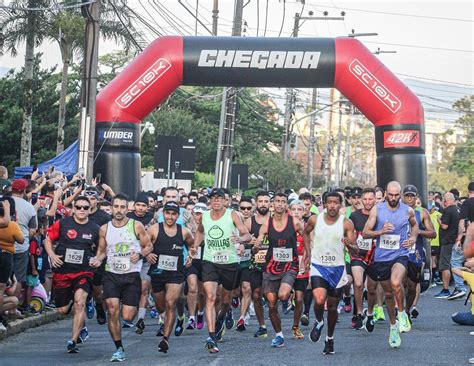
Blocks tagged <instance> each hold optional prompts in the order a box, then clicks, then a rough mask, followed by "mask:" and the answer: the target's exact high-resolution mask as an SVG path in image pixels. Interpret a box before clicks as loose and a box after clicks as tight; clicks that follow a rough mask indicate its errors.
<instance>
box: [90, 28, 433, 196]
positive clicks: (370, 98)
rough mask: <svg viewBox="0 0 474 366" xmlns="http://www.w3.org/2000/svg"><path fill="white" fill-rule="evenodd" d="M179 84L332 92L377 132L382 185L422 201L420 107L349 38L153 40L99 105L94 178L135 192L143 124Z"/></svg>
mask: <svg viewBox="0 0 474 366" xmlns="http://www.w3.org/2000/svg"><path fill="white" fill-rule="evenodd" d="M180 85H208V86H249V87H250V86H261V87H300V88H301V87H303V88H313V87H317V88H324V87H334V88H336V89H338V90H339V91H340V92H341V93H342V94H343V95H344V96H345V97H346V98H347V99H349V100H350V101H351V102H352V103H353V104H354V105H355V106H356V107H357V108H358V109H359V110H360V111H361V112H362V113H363V114H364V115H365V116H366V117H367V118H368V119H369V120H370V121H371V122H372V123H373V124H374V125H375V135H376V151H377V183H378V185H380V186H385V185H386V183H388V182H389V181H391V180H398V181H399V182H400V183H401V184H402V186H403V185H405V184H408V183H410V184H414V185H416V186H417V187H418V190H419V191H420V192H421V194H422V197H423V201H424V202H426V190H427V185H426V159H425V155H424V150H425V141H424V140H425V138H424V125H423V119H424V117H423V108H422V106H421V103H420V101H419V100H418V98H417V97H416V96H415V95H414V94H413V93H412V92H411V91H410V90H409V89H408V87H407V86H405V85H404V84H403V83H402V82H401V81H400V80H399V79H398V78H397V77H396V76H395V75H394V74H393V73H391V72H390V71H389V70H388V69H387V68H386V67H385V66H384V65H383V64H382V63H381V62H380V61H379V60H378V59H377V58H376V57H375V56H374V55H373V54H372V53H371V52H370V51H369V50H368V49H367V48H366V47H365V46H364V45H363V44H362V43H360V42H359V41H358V40H356V39H354V38H345V37H342V38H335V39H333V38H240V37H175V36H170V37H162V38H159V39H157V40H155V41H154V42H153V43H152V44H150V45H149V46H148V47H147V48H146V49H145V50H144V51H143V53H142V54H140V55H139V56H138V57H137V58H136V59H135V60H134V61H133V62H132V63H131V64H130V65H129V66H128V67H127V68H126V69H125V70H123V71H122V73H120V75H118V76H117V77H116V78H115V79H114V80H113V81H112V82H111V83H110V84H109V85H107V86H106V87H105V88H104V89H103V90H102V91H101V92H100V94H99V95H98V97H97V111H96V112H97V126H96V146H95V149H96V152H97V151H99V153H98V157H97V160H96V163H95V167H94V171H95V173H99V172H100V173H101V174H102V179H103V180H104V181H106V182H107V183H108V184H109V185H111V186H112V187H113V188H114V190H115V191H116V192H119V191H122V192H125V193H128V194H132V195H134V194H135V192H137V191H138V190H139V187H140V126H139V124H140V122H141V121H142V120H143V118H145V117H146V116H147V115H148V114H149V113H150V112H151V111H153V110H154V109H155V108H156V107H157V106H158V105H159V104H160V103H161V102H162V101H163V100H164V99H165V98H167V97H168V96H169V95H170V94H171V93H172V92H173V91H174V90H175V89H176V88H177V87H179V86H180ZM360 158H361V159H363V158H364V157H363V156H361V157H360Z"/></svg>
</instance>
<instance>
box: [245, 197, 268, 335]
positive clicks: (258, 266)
mask: <svg viewBox="0 0 474 366" xmlns="http://www.w3.org/2000/svg"><path fill="white" fill-rule="evenodd" d="M255 199H256V203H255V204H256V208H255V215H254V216H252V225H251V227H250V234H251V235H252V241H251V242H250V243H251V244H253V245H254V247H253V248H252V259H251V260H250V266H249V269H250V286H251V288H252V300H253V306H254V309H255V316H256V318H257V321H258V325H259V328H258V330H257V331H256V332H255V334H254V337H263V338H266V337H267V335H268V332H267V327H266V325H265V317H264V312H263V303H262V295H263V293H262V282H263V271H264V270H265V257H266V255H267V250H268V237H267V236H265V237H264V238H263V241H262V243H261V244H260V246H257V245H256V244H257V242H258V236H259V234H260V228H261V226H262V225H263V224H264V223H266V222H267V221H268V220H269V218H270V211H269V210H270V194H269V193H268V192H267V191H260V192H257V195H256V198H255ZM259 248H260V250H259Z"/></svg>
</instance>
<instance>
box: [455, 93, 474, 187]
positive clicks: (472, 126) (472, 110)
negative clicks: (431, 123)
mask: <svg viewBox="0 0 474 366" xmlns="http://www.w3.org/2000/svg"><path fill="white" fill-rule="evenodd" d="M453 108H454V109H455V110H457V111H458V112H459V113H461V117H460V118H459V119H458V120H457V121H456V126H458V127H459V128H462V129H463V130H464V131H465V132H466V141H465V142H464V143H462V144H457V145H456V146H455V148H454V153H453V157H452V162H451V164H450V170H451V171H454V172H457V174H458V175H460V176H467V177H468V178H469V179H470V180H471V181H472V180H474V95H470V96H466V97H464V98H462V99H460V100H458V101H456V102H455V103H454V104H453Z"/></svg>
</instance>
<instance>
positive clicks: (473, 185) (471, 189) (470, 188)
mask: <svg viewBox="0 0 474 366" xmlns="http://www.w3.org/2000/svg"><path fill="white" fill-rule="evenodd" d="M467 190H468V191H469V192H474V182H470V183H469V185H468V186H467Z"/></svg>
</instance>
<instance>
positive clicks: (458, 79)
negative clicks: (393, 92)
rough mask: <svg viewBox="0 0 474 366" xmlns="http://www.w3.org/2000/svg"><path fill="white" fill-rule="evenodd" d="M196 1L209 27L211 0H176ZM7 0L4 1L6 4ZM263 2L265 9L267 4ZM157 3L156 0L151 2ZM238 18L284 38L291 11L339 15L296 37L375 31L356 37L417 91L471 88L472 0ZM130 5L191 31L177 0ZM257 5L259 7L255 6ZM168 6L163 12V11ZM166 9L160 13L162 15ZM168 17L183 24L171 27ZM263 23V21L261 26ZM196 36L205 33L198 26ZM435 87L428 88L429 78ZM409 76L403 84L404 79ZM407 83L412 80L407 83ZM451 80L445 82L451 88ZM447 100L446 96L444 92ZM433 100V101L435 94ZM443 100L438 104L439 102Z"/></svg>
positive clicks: (292, 3)
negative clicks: (421, 87)
mask: <svg viewBox="0 0 474 366" xmlns="http://www.w3.org/2000/svg"><path fill="white" fill-rule="evenodd" d="M197 1H198V3H199V11H198V14H199V19H200V20H201V22H202V23H204V24H205V25H206V26H207V27H208V28H209V29H211V23H212V14H211V10H212V6H213V0H181V3H183V4H184V5H186V6H187V7H188V8H189V9H191V10H192V11H193V12H194V11H195V5H196V2H197ZM9 2H10V1H8V0H5V1H4V4H5V5H8V3H9ZM267 2H268V12H266V7H267V6H266V5H267ZM157 3H158V5H159V6H158V5H156V4H157ZM245 3H247V5H246V7H245V8H244V15H243V19H244V21H245V23H246V24H247V25H246V26H244V29H246V32H245V33H244V35H245V36H248V37H252V36H257V35H258V36H260V37H261V36H263V35H264V34H265V36H267V37H270V36H271V37H278V36H279V35H280V36H282V37H288V36H290V34H291V32H292V28H293V22H294V15H295V13H296V12H298V13H301V14H302V15H303V16H309V12H310V11H312V12H313V16H317V17H321V16H324V15H323V12H324V11H327V12H328V15H329V16H340V14H341V12H342V11H344V12H345V16H344V20H343V21H341V20H308V21H305V22H303V23H302V25H301V27H300V29H299V36H300V37H338V36H347V35H348V34H349V33H350V32H351V31H352V29H354V30H355V32H356V33H365V32H370V33H373V32H375V33H378V35H377V36H371V37H360V38H359V40H360V41H362V42H363V43H364V44H365V45H366V46H367V47H368V48H369V49H370V50H372V51H375V50H377V49H378V48H380V50H382V51H396V53H386V54H385V53H382V54H379V55H378V56H377V57H379V58H380V60H381V61H382V62H383V63H384V64H385V65H386V66H387V67H388V68H389V69H390V70H391V71H392V72H394V73H395V74H396V75H397V76H398V77H399V78H401V79H402V80H407V79H411V81H410V82H411V83H412V84H416V83H418V84H419V85H425V87H424V89H422V90H421V92H425V93H426V95H429V96H433V93H434V94H436V98H440V99H443V98H444V97H446V100H448V97H450V96H451V97H452V96H453V95H454V94H453V93H452V88H457V87H459V88H461V90H462V91H463V92H464V91H467V92H471V93H473V94H474V39H473V38H474V15H473V10H474V9H473V8H474V6H473V2H472V1H467V0H466V1H428V0H423V1H404V0H398V1H384V0H379V1H337V0H332V1H331V0H330V1H316V0H306V1H305V5H304V8H303V6H302V3H301V0H287V1H283V0H268V1H267V0H250V1H248V0H244V4H245ZM128 4H129V6H130V7H131V8H132V9H133V10H135V11H136V12H138V13H139V14H141V15H142V16H143V17H144V18H145V19H146V20H147V21H148V22H149V23H150V25H151V26H152V27H153V28H154V29H155V30H156V31H158V32H159V33H161V34H181V33H182V34H186V35H191V34H193V35H194V34H195V19H194V18H193V16H191V15H190V14H189V13H188V12H187V11H186V10H185V8H184V7H183V6H182V5H181V4H180V3H179V2H178V1H177V0H164V1H163V0H160V1H159V0H153V1H152V0H128ZM233 4H234V1H233V0H219V27H218V35H223V36H224V35H226V36H227V35H230V34H231V30H232V17H233V10H234V9H233ZM258 5H259V11H257V6H258ZM166 12H167V13H166ZM162 14H165V15H166V17H163V16H162ZM168 21H169V22H171V23H173V22H178V23H181V26H178V27H176V26H172V25H170V24H168ZM265 22H266V23H267V25H266V27H265ZM141 30H142V31H143V32H144V33H145V41H147V42H150V41H151V40H153V39H154V38H155V35H154V34H153V32H152V31H151V30H150V29H148V28H146V27H144V26H143V27H142V28H141ZM197 34H198V35H209V33H208V31H207V30H206V29H205V28H204V27H203V26H201V25H198V27H197ZM118 49H120V46H117V45H115V44H113V43H111V42H107V43H106V42H101V44H100V51H99V52H100V53H101V54H106V53H109V52H111V51H113V50H118ZM41 51H43V52H44V56H43V63H44V66H52V65H55V64H60V62H61V61H60V60H61V58H60V54H59V49H58V47H57V46H56V44H45V45H44V46H43V47H42V48H41ZM23 56H24V54H23V52H20V54H19V56H18V57H16V58H12V57H10V56H8V55H5V56H3V57H2V58H0V67H2V68H11V67H13V68H15V67H20V66H21V65H22V64H23ZM423 82H427V83H433V88H434V89H437V90H434V91H433V90H430V88H429V86H428V87H426V85H430V84H423ZM407 83H409V82H408V81H407ZM412 84H411V85H412ZM449 86H451V87H452V88H451V87H449ZM449 100H450V99H449ZM433 102H435V104H439V103H438V102H436V101H434V100H433ZM443 105H444V104H443Z"/></svg>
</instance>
